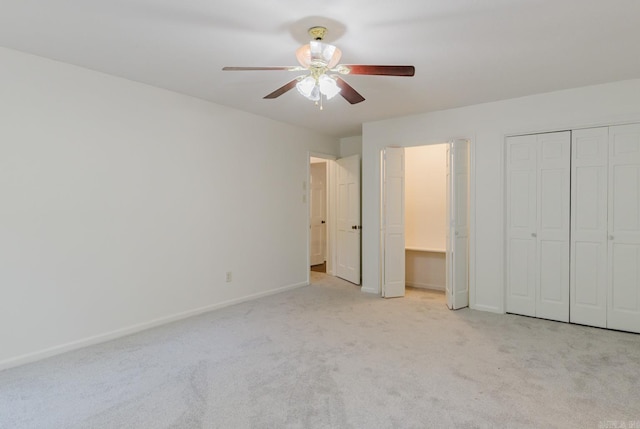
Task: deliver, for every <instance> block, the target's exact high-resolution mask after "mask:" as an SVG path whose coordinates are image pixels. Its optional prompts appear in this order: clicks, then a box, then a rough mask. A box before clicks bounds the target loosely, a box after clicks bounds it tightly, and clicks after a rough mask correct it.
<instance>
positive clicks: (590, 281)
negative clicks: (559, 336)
mask: <svg viewBox="0 0 640 429" xmlns="http://www.w3.org/2000/svg"><path fill="white" fill-rule="evenodd" d="M571 140H572V147H571V294H570V296H571V307H570V313H571V317H570V320H571V322H572V323H580V324H583V325H590V326H598V327H601V328H605V327H606V326H607V266H608V262H607V253H608V251H607V228H608V225H607V205H608V203H607V192H608V191H607V181H608V177H607V169H608V162H607V158H608V152H609V151H608V148H609V128H607V127H603V128H590V129H584V130H577V131H573V133H572V136H571Z"/></svg>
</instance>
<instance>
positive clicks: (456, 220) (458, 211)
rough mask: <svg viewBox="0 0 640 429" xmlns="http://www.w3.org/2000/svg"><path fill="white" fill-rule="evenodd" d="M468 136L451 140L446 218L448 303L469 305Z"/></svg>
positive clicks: (449, 304) (455, 306)
mask: <svg viewBox="0 0 640 429" xmlns="http://www.w3.org/2000/svg"><path fill="white" fill-rule="evenodd" d="M469 151H470V147H469V141H468V140H454V141H453V142H452V143H451V146H450V151H449V158H450V160H449V171H448V179H449V180H448V181H447V186H448V188H449V189H448V192H447V195H448V198H447V218H448V219H449V233H448V234H447V237H448V240H447V262H449V264H448V266H447V272H448V274H449V275H448V276H447V284H446V294H447V306H448V307H449V308H450V309H453V310H456V309H459V308H463V307H467V306H468V305H469V160H470V156H469V155H470V154H469Z"/></svg>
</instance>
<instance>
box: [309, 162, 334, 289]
mask: <svg viewBox="0 0 640 429" xmlns="http://www.w3.org/2000/svg"><path fill="white" fill-rule="evenodd" d="M311 158H321V159H325V160H326V161H327V162H326V164H327V177H326V181H325V188H326V195H325V197H326V207H325V208H326V213H327V227H326V229H325V233H326V243H327V248H326V255H325V257H326V260H327V274H329V275H332V276H333V275H335V266H336V243H337V240H336V189H335V187H336V180H337V168H336V159H337V157H336V156H334V155H329V154H325V153H320V152H312V151H307V158H306V165H305V171H306V179H305V180H304V186H303V188H304V189H303V191H304V201H305V203H306V206H307V222H306V224H307V250H306V252H307V257H306V258H305V261H306V262H305V263H306V265H305V270H306V273H307V284H309V283H310V281H311V274H310V271H311V270H310V269H309V267H310V266H311V265H310V264H311V251H310V246H311V186H310V182H309V179H310V177H311Z"/></svg>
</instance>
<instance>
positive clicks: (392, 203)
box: [381, 147, 405, 298]
mask: <svg viewBox="0 0 640 429" xmlns="http://www.w3.org/2000/svg"><path fill="white" fill-rule="evenodd" d="M382 190H383V192H382V236H381V239H382V246H381V247H382V249H383V258H382V262H383V263H382V267H383V268H382V269H383V275H382V296H383V297H385V298H395V297H401V296H404V288H405V261H404V259H405V251H404V250H405V249H404V239H405V237H404V148H397V147H388V148H386V149H384V151H383V152H382Z"/></svg>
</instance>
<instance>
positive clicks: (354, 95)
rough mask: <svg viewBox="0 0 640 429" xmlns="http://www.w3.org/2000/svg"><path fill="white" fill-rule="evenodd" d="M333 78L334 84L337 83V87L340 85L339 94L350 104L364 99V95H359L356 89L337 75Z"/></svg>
mask: <svg viewBox="0 0 640 429" xmlns="http://www.w3.org/2000/svg"><path fill="white" fill-rule="evenodd" d="M335 79H336V84H337V85H338V87H340V95H342V97H343V98H344V99H345V100H347V101H348V102H349V103H351V104H357V103H360V102H362V101H364V97H363V96H362V95H360V93H359V92H358V91H356V90H355V89H353V87H352V86H351V85H349V84H348V83H347V82H345V81H344V80H342V79H340V78H339V77H335Z"/></svg>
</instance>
